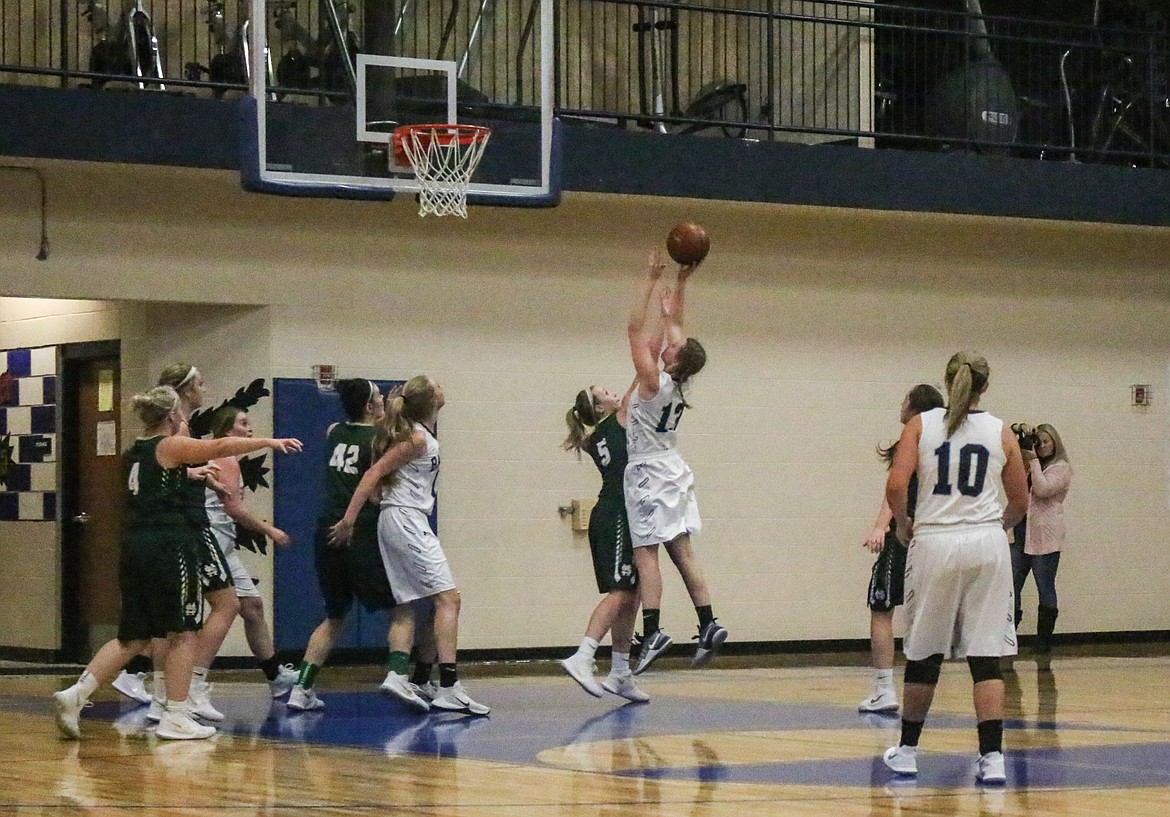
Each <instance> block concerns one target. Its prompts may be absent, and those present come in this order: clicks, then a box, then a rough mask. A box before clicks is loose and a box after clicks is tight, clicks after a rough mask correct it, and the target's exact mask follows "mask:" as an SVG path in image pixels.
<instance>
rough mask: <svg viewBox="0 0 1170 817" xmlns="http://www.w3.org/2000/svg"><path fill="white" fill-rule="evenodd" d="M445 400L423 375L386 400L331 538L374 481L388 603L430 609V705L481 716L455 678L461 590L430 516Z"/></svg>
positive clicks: (341, 534)
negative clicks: (433, 654)
mask: <svg viewBox="0 0 1170 817" xmlns="http://www.w3.org/2000/svg"><path fill="white" fill-rule="evenodd" d="M443 404H444V398H443V387H442V386H440V385H439V384H438V383H436V382H435V380H434V379H433V378H431V377H428V376H427V375H418V376H416V377H413V378H411V379H410V380H409V381H407V383H406V385H405V386H403V388H402V394H401V395H399V396H396V397H394V398H392V399H391V400H390V401H388V403H387V406H386V414H385V416H384V417H383V418H382V420H381V422H380V423H379V425H378V430H377V432H376V433H375V436H374V455H375V456H377V457H378V459H377V461H375V462H374V464H373V465H372V466H370V469H369V470H368V471H366V473H365V475H364V476H363V477H362V481H361V482H360V483H359V484H358V487H357V490H355V491H354V494H353V498H352V499H351V500H350V503H349V507H348V508H347V509H346V511H345V516H344V517H342V519H341V521H340V522H338V523H337V524H336V525H334V526H333V539H334V541H348V540H349V536H350V534H351V532H352V531H353V525H354V522H355V521H356V519H357V514H358V510H359V509H360V508H361V506H362V505H363V504H364V503H365V502H366V501H367V499H369V497H370V496H372V495H373V494H374V492H375V491H376V490H378V488H379V486H380V487H381V509H382V510H381V513H379V515H378V546H379V547H380V548H381V550H382V561H383V563H384V564H385V566H386V573H387V575H388V577H389V579H390V587H391V588H393V591H394V600H395V601H396V602H397V603H398V608H401V609H403V610H408V609H410V608H409V607H408V605H407V602H414V601H418V600H420V599H429V600H430V601H432V602H433V603H434V607H435V622H434V632H435V642H436V647H437V649H438V660H439V689H438V691H437V693H436V694H435V697H434V698H432V699H431V702H430V705H431V706H432V707H435V708H437V709H447V710H456V711H463V712H470V713H472V714H473V715H486V714H488V713H489V712H490V711H491V710H490V709H489V708H488V707H487V706H485V705H483V704H481V703H477V702H476V701H474V700H472V698H471V697H470V696H469V695H468V694H467V691H466V690H465V689H464V688H463V685H462V684H461V683H460V682H459V674H458V670H457V665H456V659H455V654H456V644H457V642H458V639H459V607H460V602H459V589H458V588H457V587H456V586H455V579H454V577H453V576H452V574H451V567H450V565H448V564H447V556H446V555H445V554H444V553H443V548H442V547H441V546H440V545H439V537H437V536H436V535H435V533H434V531H433V530H431V524H430V519H429V518H428V516H429V514H430V512H431V510H432V509H433V508H434V506H435V481H436V480H437V479H438V477H439V442H438V440H436V439H435V435H434V433H433V429H434V428H435V420H436V418H437V417H438V413H439V410H440V409H441V408H442V407H443ZM398 608H396V609H398ZM388 680H389V679H388ZM383 688H385V687H383ZM388 691H391V690H388ZM411 691H413V690H411ZM400 697H404V696H402V695H400Z"/></svg>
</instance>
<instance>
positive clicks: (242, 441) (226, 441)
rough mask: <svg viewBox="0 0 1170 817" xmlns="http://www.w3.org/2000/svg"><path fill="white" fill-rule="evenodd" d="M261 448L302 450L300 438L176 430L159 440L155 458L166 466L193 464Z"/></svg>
mask: <svg viewBox="0 0 1170 817" xmlns="http://www.w3.org/2000/svg"><path fill="white" fill-rule="evenodd" d="M261 448H271V449H272V450H273V451H280V452H281V453H283V454H295V453H297V452H298V451H300V450H301V441H300V440H296V439H291V438H288V439H271V438H267V437H218V438H216V439H214V440H196V439H192V438H191V437H180V436H179V435H178V434H173V435H171V436H170V437H167V438H165V439H163V440H162V441H161V442H159V444H158V448H157V449H156V452H155V458H156V459H157V460H158V464H159V465H161V466H162V467H163V468H174V467H175V466H177V465H194V464H195V463H200V462H207V461H208V460H215V459H220V458H222V457H234V456H237V455H239V454H250V453H252V452H253V451H259V450H260V449H261Z"/></svg>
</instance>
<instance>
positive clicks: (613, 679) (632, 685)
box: [601, 673, 650, 703]
mask: <svg viewBox="0 0 1170 817" xmlns="http://www.w3.org/2000/svg"><path fill="white" fill-rule="evenodd" d="M601 688H602V689H604V690H605V691H606V692H609V693H612V694H614V695H619V696H621V697H622V698H625V699H626V700H627V701H634V702H636V703H646V702H647V701H649V700H650V696H649V695H647V694H646V693H645V692H643V691H642V690H641V688H639V687H638V682H637V681H635V680H634V676H633V674H632V673H631V674H630V675H613V674H612V673H611V674H610V675H607V676H606V677H605V679H604V680H603V681H602V682H601Z"/></svg>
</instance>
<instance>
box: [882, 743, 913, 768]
mask: <svg viewBox="0 0 1170 817" xmlns="http://www.w3.org/2000/svg"><path fill="white" fill-rule="evenodd" d="M882 762H883V763H885V764H886V766H887V767H889V769H890V770H891V771H892V772H893V773H894V774H904V775H916V774H918V747H916V746H891V747H890V748H889V749H886V753H885V754H884V755H882Z"/></svg>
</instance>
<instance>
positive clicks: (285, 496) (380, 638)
mask: <svg viewBox="0 0 1170 817" xmlns="http://www.w3.org/2000/svg"><path fill="white" fill-rule="evenodd" d="M374 382H375V383H377V384H378V386H379V388H381V389H382V392H383V393H385V391H386V389H387V388H388V387H390V386H392V385H398V383H399V382H400V381H385V380H375V381H374ZM344 419H345V412H344V411H342V409H341V398H339V397H338V396H337V393H336V392H333V391H321V390H320V389H318V388H317V384H316V382H315V381H313V380H312V379H309V378H305V379H297V378H276V379H275V380H273V381H272V427H273V433H274V434H275V435H276V436H277V437H296V438H297V439H299V440H300V441H301V442H303V443H304V444H305V450H304V451H303V452H302V453H301V454H298V455H293V456H290V455H280V454H278V455H276V456H275V457H274V463H273V479H274V480H275V482H274V487H275V490H274V492H273V515H274V518H275V522H276V526H277V527H278V528H280V529H281V530H283V531H285V532H286V533H288V535H289V536H291V537H292V540H293V545H292V547H290V548H277V549H276V554H275V565H274V582H273V593H272V595H273V601H272V606H273V612H272V618H273V629H274V632H275V638H276V647H277V649H279V650H303V649H304V648H305V646H306V645H307V644H308V642H309V636H310V635H311V634H312V632H313V629H314V628H315V627H316V626H317V625H318V624H320V623H321V621H322V620H323V619H324V617H325V602H324V600H323V599H322V598H321V591H320V589H318V586H317V573H316V570H315V569H314V567H313V548H314V542H313V537H314V535H315V533H316V529H317V515H318V513H319V512H320V508H321V499H322V490H323V486H324V475H325V464H326V462H327V460H328V451H327V450H326V447H325V430H326V429H327V428H328V427H329V425H330V424H331V423H336V422H338V421H340V420H344ZM386 627H387V619H386V615H385V614H384V613H380V614H371V613H367V612H366V610H365V608H363V607H362V606H361V604H356V603H355V604H354V608H353V610H352V611H351V612H350V616H349V622H348V625H347V626H346V629H345V634H344V636H343V637H342V638H341V639H339V640H338V642H337V644H336V645H335V649H347V648H350V649H352V648H359V649H364V648H370V647H373V648H377V647H385V644H386Z"/></svg>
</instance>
